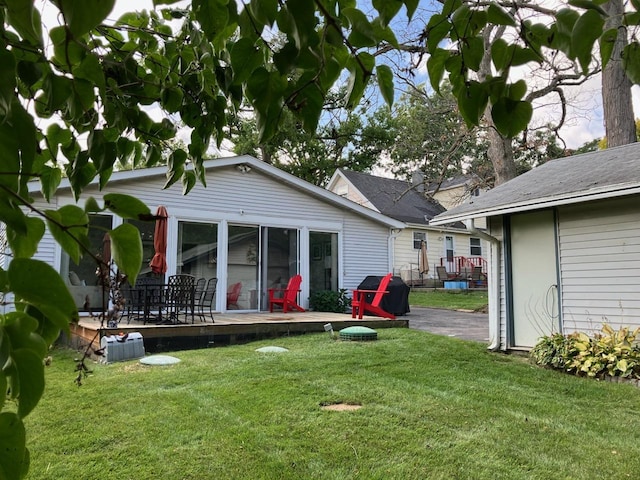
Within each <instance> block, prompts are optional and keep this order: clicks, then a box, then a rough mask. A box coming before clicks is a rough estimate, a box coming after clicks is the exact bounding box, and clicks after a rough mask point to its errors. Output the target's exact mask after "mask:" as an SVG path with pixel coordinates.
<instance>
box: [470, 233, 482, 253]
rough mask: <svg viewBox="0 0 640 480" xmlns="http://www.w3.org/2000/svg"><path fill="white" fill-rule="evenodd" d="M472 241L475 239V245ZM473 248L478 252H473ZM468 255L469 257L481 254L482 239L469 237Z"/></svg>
mask: <svg viewBox="0 0 640 480" xmlns="http://www.w3.org/2000/svg"><path fill="white" fill-rule="evenodd" d="M474 241H477V245H474V243H475V242H474ZM474 249H475V250H476V251H477V252H479V253H473V252H474ZM469 255H470V256H471V257H481V256H482V240H481V239H480V238H478V237H469Z"/></svg>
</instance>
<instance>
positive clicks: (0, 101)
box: [0, 50, 16, 117]
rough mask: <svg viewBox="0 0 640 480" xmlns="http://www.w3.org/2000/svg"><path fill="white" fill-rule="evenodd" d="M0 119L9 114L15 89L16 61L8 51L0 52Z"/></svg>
mask: <svg viewBox="0 0 640 480" xmlns="http://www.w3.org/2000/svg"><path fill="white" fill-rule="evenodd" d="M0 65H2V68H0V117H8V116H9V115H10V114H11V104H12V103H13V99H14V97H15V89H16V60H15V57H14V55H13V52H11V51H10V50H0Z"/></svg>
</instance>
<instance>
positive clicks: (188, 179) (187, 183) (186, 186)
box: [182, 170, 196, 195]
mask: <svg viewBox="0 0 640 480" xmlns="http://www.w3.org/2000/svg"><path fill="white" fill-rule="evenodd" d="M195 185H196V172H194V171H193V170H187V171H185V172H184V174H183V175H182V194H183V195H186V194H187V193H189V192H190V191H191V189H192V188H193V187H194V186H195Z"/></svg>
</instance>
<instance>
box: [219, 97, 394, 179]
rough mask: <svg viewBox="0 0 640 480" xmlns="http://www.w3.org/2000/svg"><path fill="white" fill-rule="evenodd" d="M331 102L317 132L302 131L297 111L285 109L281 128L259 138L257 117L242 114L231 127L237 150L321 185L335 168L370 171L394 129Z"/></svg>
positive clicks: (359, 112)
mask: <svg viewBox="0 0 640 480" xmlns="http://www.w3.org/2000/svg"><path fill="white" fill-rule="evenodd" d="M328 100H329V101H328V102H325V106H324V108H323V111H324V114H323V115H324V116H325V117H326V118H325V120H324V122H323V123H322V124H321V125H319V126H318V127H317V129H316V131H313V132H308V131H306V130H304V129H303V128H302V126H301V124H300V122H299V121H298V120H297V119H296V118H295V117H294V116H293V114H291V113H290V112H287V111H285V112H283V113H282V118H281V121H280V127H279V129H278V131H277V132H276V133H275V134H274V135H273V136H272V137H271V138H269V139H268V140H262V141H261V140H260V138H259V132H258V128H257V125H256V120H255V118H254V117H253V116H251V115H245V116H244V118H243V117H242V116H240V117H239V119H238V121H237V122H236V124H235V125H234V126H233V127H232V128H231V130H230V140H231V142H232V143H233V144H234V147H233V151H234V152H235V153H237V154H250V155H253V156H255V157H257V158H260V159H262V160H263V161H265V162H267V163H270V164H272V165H274V166H276V167H278V168H280V169H282V170H284V171H286V172H288V173H291V174H293V175H295V176H297V177H298V178H302V179H304V180H306V181H308V182H310V183H313V184H315V185H320V186H322V185H325V184H326V183H327V182H328V181H329V179H330V178H331V176H332V175H333V172H334V171H335V170H336V169H337V168H348V169H350V170H355V171H365V170H369V169H371V168H372V167H373V166H374V165H375V164H376V163H377V162H378V159H379V154H380V149H376V148H375V147H374V145H375V144H376V143H382V144H383V145H384V146H386V145H388V144H390V143H391V142H392V141H393V140H392V139H391V138H390V131H389V130H384V129H376V130H373V129H371V128H367V125H365V124H363V121H362V118H363V116H364V115H362V113H363V112H362V111H357V112H353V111H348V110H346V109H345V108H344V106H342V105H341V104H340V98H336V96H335V95H334V94H330V95H329V97H328Z"/></svg>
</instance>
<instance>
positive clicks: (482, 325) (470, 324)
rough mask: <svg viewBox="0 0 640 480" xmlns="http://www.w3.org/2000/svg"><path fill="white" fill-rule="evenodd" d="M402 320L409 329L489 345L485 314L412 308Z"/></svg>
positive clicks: (487, 320) (487, 318) (487, 321)
mask: <svg viewBox="0 0 640 480" xmlns="http://www.w3.org/2000/svg"><path fill="white" fill-rule="evenodd" d="M402 318H406V319H408V320H409V328H415V329H417V330H425V331H427V332H431V333H435V334H437V335H446V336H448V337H456V338H461V339H464V340H475V341H478V342H485V343H489V316H488V315H487V314H486V313H469V312H458V311H455V310H444V309H440V308H423V307H413V306H412V307H411V312H410V313H408V314H407V315H406V316H403V317H402Z"/></svg>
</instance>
